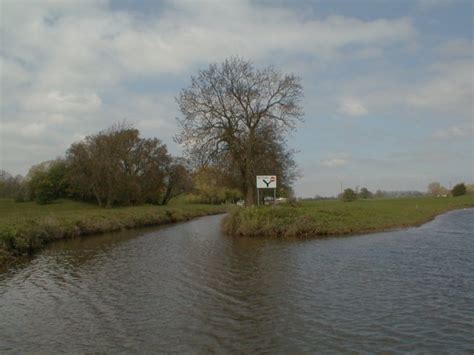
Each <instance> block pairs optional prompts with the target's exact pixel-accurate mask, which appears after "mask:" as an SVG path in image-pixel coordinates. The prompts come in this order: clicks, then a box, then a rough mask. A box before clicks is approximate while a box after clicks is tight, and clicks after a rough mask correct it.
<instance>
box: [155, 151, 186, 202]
mask: <svg viewBox="0 0 474 355" xmlns="http://www.w3.org/2000/svg"><path fill="white" fill-rule="evenodd" d="M165 172H166V175H165V186H166V189H165V193H164V196H163V199H162V200H161V204H162V205H166V204H168V202H169V201H170V200H171V199H172V198H173V197H176V196H179V195H181V194H183V193H185V192H189V191H191V188H192V186H193V182H192V178H191V173H190V170H189V169H188V167H187V164H186V162H185V161H184V159H178V158H175V159H171V160H170V161H169V162H167V164H166V165H165Z"/></svg>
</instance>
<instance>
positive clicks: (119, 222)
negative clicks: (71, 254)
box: [0, 199, 226, 265]
mask: <svg viewBox="0 0 474 355" xmlns="http://www.w3.org/2000/svg"><path fill="white" fill-rule="evenodd" d="M223 212H226V207H225V206H212V205H194V204H175V205H170V206H153V205H141V206H133V207H121V208H112V209H103V208H100V207H98V206H95V205H91V204H87V203H81V202H75V201H69V200H61V201H57V202H55V203H52V204H49V205H38V204H36V203H33V202H24V203H17V202H14V201H13V200H9V199H0V265H8V264H9V263H12V262H14V261H15V260H16V257H17V256H21V255H31V254H33V253H34V252H36V251H38V250H40V249H41V248H43V247H44V246H45V245H47V244H48V243H50V242H51V241H54V240H59V239H65V238H72V237H77V236H81V235H90V234H98V233H105V232H112V231H117V230H122V229H129V228H135V227H145V226H152V225H162V224H167V223H173V222H181V221H187V220H189V219H191V218H195V217H200V216H205V215H211V214H217V213H223Z"/></svg>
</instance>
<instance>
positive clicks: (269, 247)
mask: <svg viewBox="0 0 474 355" xmlns="http://www.w3.org/2000/svg"><path fill="white" fill-rule="evenodd" d="M473 217H474V210H464V211H455V212H451V213H448V214H446V215H444V216H440V217H439V218H437V219H436V220H434V221H433V222H431V223H429V224H426V225H424V226H422V227H420V228H414V229H409V230H404V231H397V232H389V233H380V234H375V235H366V236H355V237H343V238H327V239H315V240H305V241H297V240H290V241H288V240H285V241H281V240H265V239H242V238H240V239H235V238H230V237H227V236H224V235H222V234H221V233H220V232H219V221H220V219H221V218H222V217H221V216H211V217H205V218H201V219H198V220H195V221H192V222H189V223H183V224H178V225H175V226H172V227H167V228H161V229H158V230H157V229H156V228H155V229H147V230H139V231H127V232H122V233H114V234H110V235H102V236H97V237H88V238H80V239H74V240H69V241H65V242H60V243H55V244H54V245H52V246H51V247H50V248H49V249H47V250H46V251H44V252H43V253H41V254H39V255H38V256H37V257H36V258H34V259H33V260H32V261H31V262H29V263H27V264H24V265H23V266H20V267H18V268H17V269H15V270H11V271H9V272H8V273H4V274H0V352H7V351H13V350H15V351H35V352H38V351H39V352H48V351H55V352H71V351H75V352H78V351H94V352H99V351H109V352H110V351H124V352H142V351H157V350H162V351H177V352H183V351H199V352H208V351H214V352H268V351H280V352H289V351H292V352H295V351H300V352H305V351H321V352H326V351H345V352H347V351H376V350H377V351H396V352H406V351H421V352H472V351H474V341H473V336H472V334H474V258H473V255H474V225H473V223H474V222H473V221H474V218H473Z"/></svg>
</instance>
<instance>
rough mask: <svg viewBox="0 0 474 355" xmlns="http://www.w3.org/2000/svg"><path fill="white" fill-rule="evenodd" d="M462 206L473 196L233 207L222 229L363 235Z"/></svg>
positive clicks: (294, 234) (290, 234) (246, 233)
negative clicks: (237, 208)
mask: <svg viewBox="0 0 474 355" xmlns="http://www.w3.org/2000/svg"><path fill="white" fill-rule="evenodd" d="M464 207H474V196H460V197H448V198H434V197H424V198H403V199H383V200H382V199H381V200H378V199H373V200H358V201H355V202H341V201H315V202H304V203H301V204H300V205H299V206H297V207H292V206H290V205H279V206H275V207H268V206H262V207H256V208H244V209H239V210H234V211H232V212H231V213H230V214H229V215H228V216H227V217H226V218H225V219H224V221H223V229H224V231H225V232H226V233H227V234H229V235H234V236H248V237H255V236H267V237H315V236H325V235H347V234H363V233H371V232H378V231H383V230H390V229H395V228H403V227H410V226H417V225H420V224H423V223H425V222H427V221H429V220H431V219H433V218H434V217H435V216H436V215H438V214H441V213H443V212H447V211H450V210H453V209H459V208H464Z"/></svg>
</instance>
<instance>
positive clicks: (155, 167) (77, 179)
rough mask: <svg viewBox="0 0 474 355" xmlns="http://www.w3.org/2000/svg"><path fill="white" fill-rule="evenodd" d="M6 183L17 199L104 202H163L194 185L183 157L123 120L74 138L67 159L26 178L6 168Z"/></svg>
mask: <svg viewBox="0 0 474 355" xmlns="http://www.w3.org/2000/svg"><path fill="white" fill-rule="evenodd" d="M2 184H3V185H4V186H3V187H4V188H3V196H4V197H15V198H16V199H17V201H28V200H35V201H37V202H38V203H43V204H44V203H48V202H51V201H52V200H55V199H57V198H61V197H69V198H75V199H78V200H82V201H91V202H96V203H97V204H98V205H100V206H103V207H111V206H113V205H130V204H138V203H143V202H148V203H154V204H163V205H165V204H167V203H168V202H169V201H170V199H171V198H173V197H175V196H177V195H179V194H181V193H183V192H185V191H188V190H189V189H190V188H191V185H192V184H191V175H190V170H189V167H188V166H187V164H186V162H185V161H184V160H183V159H181V158H174V157H172V156H171V155H170V154H169V153H168V151H167V149H166V146H165V145H164V144H163V143H162V142H161V141H160V140H159V139H156V138H150V139H145V138H141V137H140V134H139V131H138V130H137V129H135V128H133V127H129V126H126V125H124V124H119V125H115V126H113V127H111V128H109V129H107V130H105V131H102V132H99V133H97V134H95V135H91V136H88V137H86V138H85V139H84V140H83V141H81V142H78V143H74V144H72V145H71V147H70V148H69V149H68V150H67V152H66V155H65V158H64V159H57V160H53V161H47V162H43V163H41V164H38V165H35V166H33V167H32V168H31V169H30V171H29V172H28V174H27V176H26V177H25V178H24V179H22V178H21V177H17V178H15V179H13V180H12V178H11V177H9V176H8V174H5V173H4V178H2ZM7 184H8V185H9V186H8V187H7V186H6V185H7ZM0 186H1V185H0Z"/></svg>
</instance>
